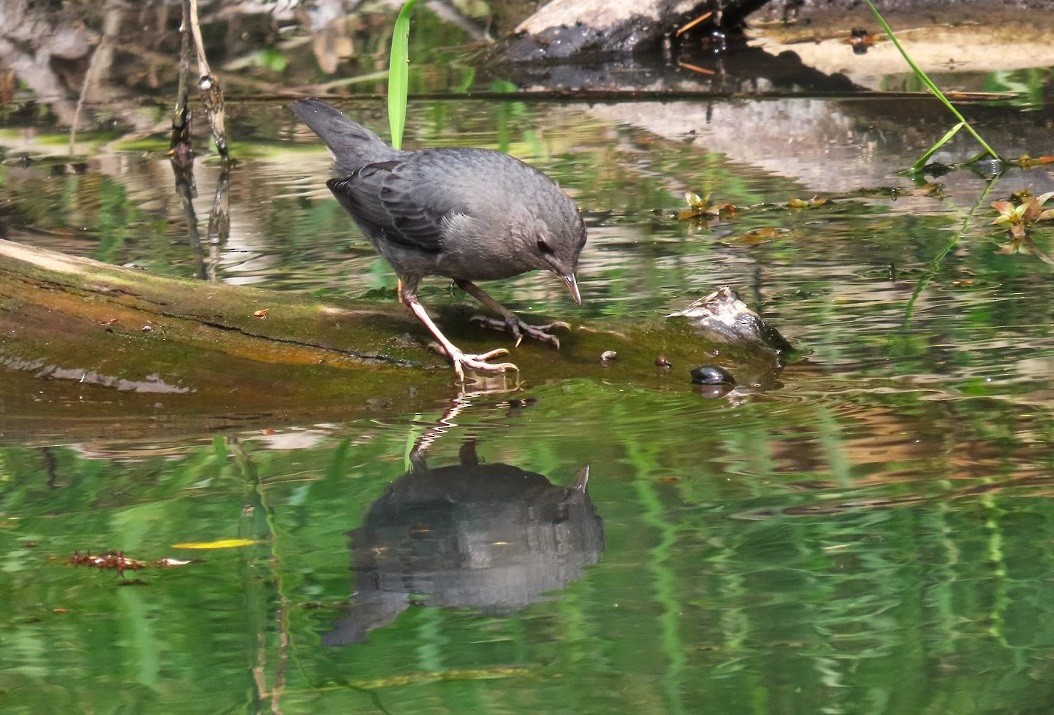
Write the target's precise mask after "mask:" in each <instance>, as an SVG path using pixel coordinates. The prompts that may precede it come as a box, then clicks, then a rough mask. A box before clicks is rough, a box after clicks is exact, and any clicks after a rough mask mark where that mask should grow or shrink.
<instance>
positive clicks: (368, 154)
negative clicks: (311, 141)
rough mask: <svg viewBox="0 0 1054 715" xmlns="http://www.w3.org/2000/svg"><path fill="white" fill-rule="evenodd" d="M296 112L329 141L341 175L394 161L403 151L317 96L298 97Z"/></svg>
mask: <svg viewBox="0 0 1054 715" xmlns="http://www.w3.org/2000/svg"><path fill="white" fill-rule="evenodd" d="M290 106H291V107H292V109H293V113H294V114H296V116H298V117H300V120H301V121H302V122H304V124H306V125H308V126H309V127H311V130H312V131H313V132H315V134H318V136H319V137H320V138H321V139H322V141H324V142H325V143H326V146H328V147H329V150H330V151H331V152H333V162H334V164H335V165H336V167H337V172H338V173H339V174H340V175H341V176H350V175H352V174H354V173H355V172H356V171H358V170H359V169H361V168H362V167H363V166H365V165H366V164H375V163H377V162H381V161H391V160H392V159H395V158H396V157H398V156H399V155H400V153H401V152H399V151H397V150H395V149H393V148H392V147H390V146H388V144H386V143H385V142H384V140H383V139H381V138H380V137H379V136H377V135H376V134H374V133H373V132H371V131H370V130H369V129H367V128H366V127H364V126H362V125H361V124H359V123H357V122H353V121H351V120H350V119H348V118H347V117H345V116H344V115H343V114H341V113H340V112H339V111H338V110H336V109H335V108H333V107H331V106H329V105H328V104H326V103H325V102H322V101H320V100H317V99H298V100H297V101H295V102H293V103H292V104H291V105H290Z"/></svg>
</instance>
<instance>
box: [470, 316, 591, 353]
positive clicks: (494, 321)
mask: <svg viewBox="0 0 1054 715" xmlns="http://www.w3.org/2000/svg"><path fill="white" fill-rule="evenodd" d="M472 321H473V322H476V323H479V324H480V325H482V326H483V327H484V328H490V329H491V330H503V331H505V332H508V333H512V335H513V337H515V338H516V347H520V343H521V342H523V338H524V337H525V336H526V337H528V338H533V339H535V340H538V341H540V342H543V343H549V344H550V345H552V346H553V347H555V348H556V349H557V350H559V349H560V338H558V337H556V336H555V335H553V334H552V333H551V332H549V331H551V330H556V329H557V328H560V329H561V330H571V325H570V324H568V323H565V322H564V321H562V320H557V321H555V322H552V323H546V324H545V325H529V324H527V323H525V322H523V321H522V320H520V319H519V318H518V317H516V316H515V315H512V316H509V317H508V318H505V319H501V318H491V317H488V316H485V315H476V316H473V317H472Z"/></svg>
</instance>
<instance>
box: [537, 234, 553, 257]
mask: <svg viewBox="0 0 1054 715" xmlns="http://www.w3.org/2000/svg"><path fill="white" fill-rule="evenodd" d="M538 250H539V251H541V252H542V253H550V254H551V253H553V247H552V246H550V245H549V244H548V243H546V242H545V239H544V238H539V239H538Z"/></svg>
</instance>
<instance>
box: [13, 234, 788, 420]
mask: <svg viewBox="0 0 1054 715" xmlns="http://www.w3.org/2000/svg"><path fill="white" fill-rule="evenodd" d="M471 314H472V313H471V312H470V311H469V310H468V308H467V307H466V306H459V307H457V308H454V309H450V308H446V309H443V310H442V311H441V316H440V321H441V324H442V325H443V327H444V330H445V331H448V332H447V335H449V336H450V337H451V339H452V340H454V341H455V343H457V344H458V345H459V346H460V347H462V348H463V349H466V350H468V351H473V352H476V351H480V352H481V351H484V350H486V349H493V348H495V347H499V346H507V347H509V348H510V351H511V355H510V359H511V360H512V361H513V362H515V363H516V364H517V365H519V367H520V371H521V372H520V374H519V378H520V380H521V381H522V384H524V385H529V384H531V383H533V384H538V383H540V382H542V381H543V380H546V381H547V380H551V379H574V378H589V377H592V378H597V379H600V378H602V379H604V380H608V381H618V382H632V383H633V384H635V385H638V386H641V387H650V388H654V389H670V388H675V387H676V388H679V389H685V388H686V387H687V385H688V383H689V379H688V371H689V370H690V369H691V368H693V367H695V366H696V365H698V364H699V363H700V362H703V361H704V360H707V359H709V360H711V361H713V359H712V358H707V357H706V356H707V355H708V354H710V355H712V354H713V353H714V352H715V350H719V351H720V353H721V358H720V360H719V362H721V363H722V364H726V365H728V364H732V365H734V368H733V369H734V370H736V371H737V377H738V376H739V375H743V374H748V375H750V376H751V377H749V378H747V381H746V384H750V383H752V382H753V383H756V384H759V385H764V384H766V383H772V382H773V381H774V379H775V374H776V372H777V371H778V369H779V368H778V364H777V363H778V360H774V359H773V355H772V352H771V351H764V350H762V351H758V350H756V349H753V348H750V347H748V346H747V347H744V346H729V345H727V344H720V343H719V342H718V341H715V340H710V339H708V338H707V337H705V336H702V335H700V333H699V332H698V331H697V330H696V329H695V328H694V327H693V326H692V324H691V323H690V322H689V321H688V320H684V319H681V320H676V319H674V320H666V319H662V318H659V317H657V318H656V320H654V321H646V323H644V324H640V323H634V324H629V325H619V326H605V327H614V329H611V330H596V329H591V328H588V327H584V326H578V327H575V328H574V329H573V330H572V332H571V333H570V334H569V335H566V336H563V345H562V348H561V349H560V350H559V351H557V350H554V349H553V348H552V347H550V346H546V345H539V344H534V343H527V342H525V343H524V344H523V345H521V346H520V347H519V348H515V349H513V348H512V340H511V338H510V337H509V336H507V335H503V334H500V333H495V332H493V331H490V330H486V329H483V328H480V327H478V326H476V325H475V324H474V323H472V322H471V321H470V320H469V317H470V316H471ZM532 317H536V316H532ZM561 317H573V316H561ZM428 337H429V336H428V334H427V333H426V331H425V330H424V328H423V327H422V326H421V325H420V324H419V323H418V322H417V321H416V320H415V319H414V318H413V316H411V315H410V314H409V312H408V311H406V310H405V309H404V308H403V307H402V306H399V305H398V304H396V303H395V302H394V301H393V302H392V303H390V304H389V303H373V302H350V301H349V302H347V303H341V304H339V305H338V304H325V303H320V302H317V301H314V300H311V299H310V298H305V297H303V296H298V295H291V294H287V293H279V292H275V291H268V290H261V289H256V288H249V287H244V286H230V285H225V284H218V283H207V282H202V281H194V280H185V279H176V278H167V277H162V276H155V275H151V274H149V273H145V272H142V271H139V270H133V269H126V268H118V267H114V266H110V265H107V264H103V263H99V262H97V261H94V260H91V259H86V258H76V257H72V256H68V255H65V254H61V253H55V252H53V251H48V250H44V249H39V248H34V247H30V246H26V245H23V244H19V243H13V242H10V241H0V365H2V366H3V367H4V368H6V372H7V373H8V374H6V375H5V376H4V380H3V381H2V384H3V386H4V387H3V389H2V391H0V401H2V406H3V410H2V415H3V418H17V419H22V420H25V419H30V418H33V417H34V416H36V417H38V418H40V419H46V420H47V421H49V422H50V421H53V420H55V419H57V418H60V417H65V416H70V417H80V418H83V417H86V416H87V417H93V418H96V417H105V416H106V414H107V412H110V413H111V414H113V415H122V416H127V417H134V416H135V415H140V416H142V415H149V416H151V417H152V418H155V419H157V418H159V417H161V416H165V417H166V418H169V417H171V416H172V415H203V414H204V415H223V414H246V413H255V414H267V415H274V414H281V415H316V414H318V415H321V414H332V413H333V412H334V410H338V411H339V414H340V416H341V417H342V418H345V419H346V418H351V417H354V416H359V415H362V414H366V413H371V414H373V413H377V412H394V413H398V414H405V413H406V412H408V411H414V410H416V409H418V408H419V407H421V406H422V405H433V404H434V401H435V400H440V399H447V398H449V397H450V396H451V395H452V394H454V393H456V390H457V388H456V386H455V385H454V383H453V371H452V370H451V369H450V367H449V365H448V363H447V362H446V361H445V360H444V359H443V358H441V357H440V356H438V355H436V354H435V353H433V352H431V351H430V350H429V349H428V348H427V342H428ZM739 348H742V349H739ZM605 352H616V353H617V358H615V359H608V360H601V354H602V353H605ZM660 354H661V355H664V356H665V358H666V360H667V361H668V362H670V363H672V364H673V365H674V366H675V367H674V368H668V367H657V366H656V358H657V356H658V355H660ZM673 370H676V371H677V372H673ZM682 373H683V374H682ZM739 382H740V384H744V380H743V379H742V378H740V379H739ZM504 383H505V385H506V386H507V387H510V388H512V387H515V385H516V384H517V378H516V375H515V374H514V373H513V374H510V375H509V376H508V377H507V379H506V380H505V381H504ZM501 386H502V379H501V378H497V379H496V380H495V379H493V378H491V379H490V381H489V382H488V384H487V387H490V388H494V387H501ZM469 389H471V388H469ZM57 406H61V407H62V409H56V407H57Z"/></svg>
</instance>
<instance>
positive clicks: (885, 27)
mask: <svg viewBox="0 0 1054 715" xmlns="http://www.w3.org/2000/svg"><path fill="white" fill-rule="evenodd" d="M865 2H867V6H868V7H869V8H871V12H872V13H873V14H874V16H875V19H877V20H878V24H879V25H881V26H882V31H883V32H885V33H886V36H887V37H888V38H889V40H890V42H892V43H893V46H894V47H896V48H897V51H898V52H899V53H900V56H901V57H903V58H904V61H905V62H907V63H908V66H909V67H911V71H912V72H914V73H915V76H916V77H918V78H919V80H920V81H921V82H922V83H923V84H924V85H926V88H927V89H929V90H930V92H932V93H933V96H935V97H936V98H937V99H939V100H940V102H941V104H943V105H944V106H945V107H947V108H948V111H949V112H951V113H952V114H954V115H955V118H956V119H958V120H959V121H960V122H961V123H962V127H964V128H965V129H966V131H968V132H969V133H970V135H971V136H973V138H974V139H976V140H977V142H978V143H979V144H980V145H981V146H982V147H984V150H985V151H986V152H988V154H989V155H990V156H991V157H992V158H993V159H996V160H998V161H1003V158H1002V157H1000V156H999V154H997V153H996V151H995V149H993V148H992V147H990V146H988V142H986V141H985V140H984V139H983V138H982V137H981V135H980V134H978V133H977V131H976V130H975V129H974V128H973V127H972V126H970V123H969V122H968V121H966V118H965V117H963V115H962V114H960V113H959V110H958V109H956V108H955V106H954V105H952V103H951V101H950V100H949V99H948V98H947V97H946V96H944V92H942V91H941V89H940V87H938V86H937V85H936V83H934V81H933V80H932V79H930V77H929V75H928V74H926V73H925V72H923V71H922V68H921V67H919V66H918V65H917V64H915V61H914V60H913V59H911V56H910V55H909V54H908V52H907V50H905V49H904V45H902V44H900V40H899V39H897V36H896V35H895V34H894V33H893V28H892V27H890V26H889V23H887V22H886V19H885V18H884V17H882V14H881V13H880V12H879V11H878V8H876V7H875V4H874V3H873V2H872V1H871V0H865ZM955 131H959V129H958V128H956V129H955ZM944 141H947V139H944V140H942V141H941V142H938V144H937V145H935V146H940V144H942V143H943V142H944ZM920 161H921V160H920ZM923 163H924V162H923ZM916 166H918V162H916Z"/></svg>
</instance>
